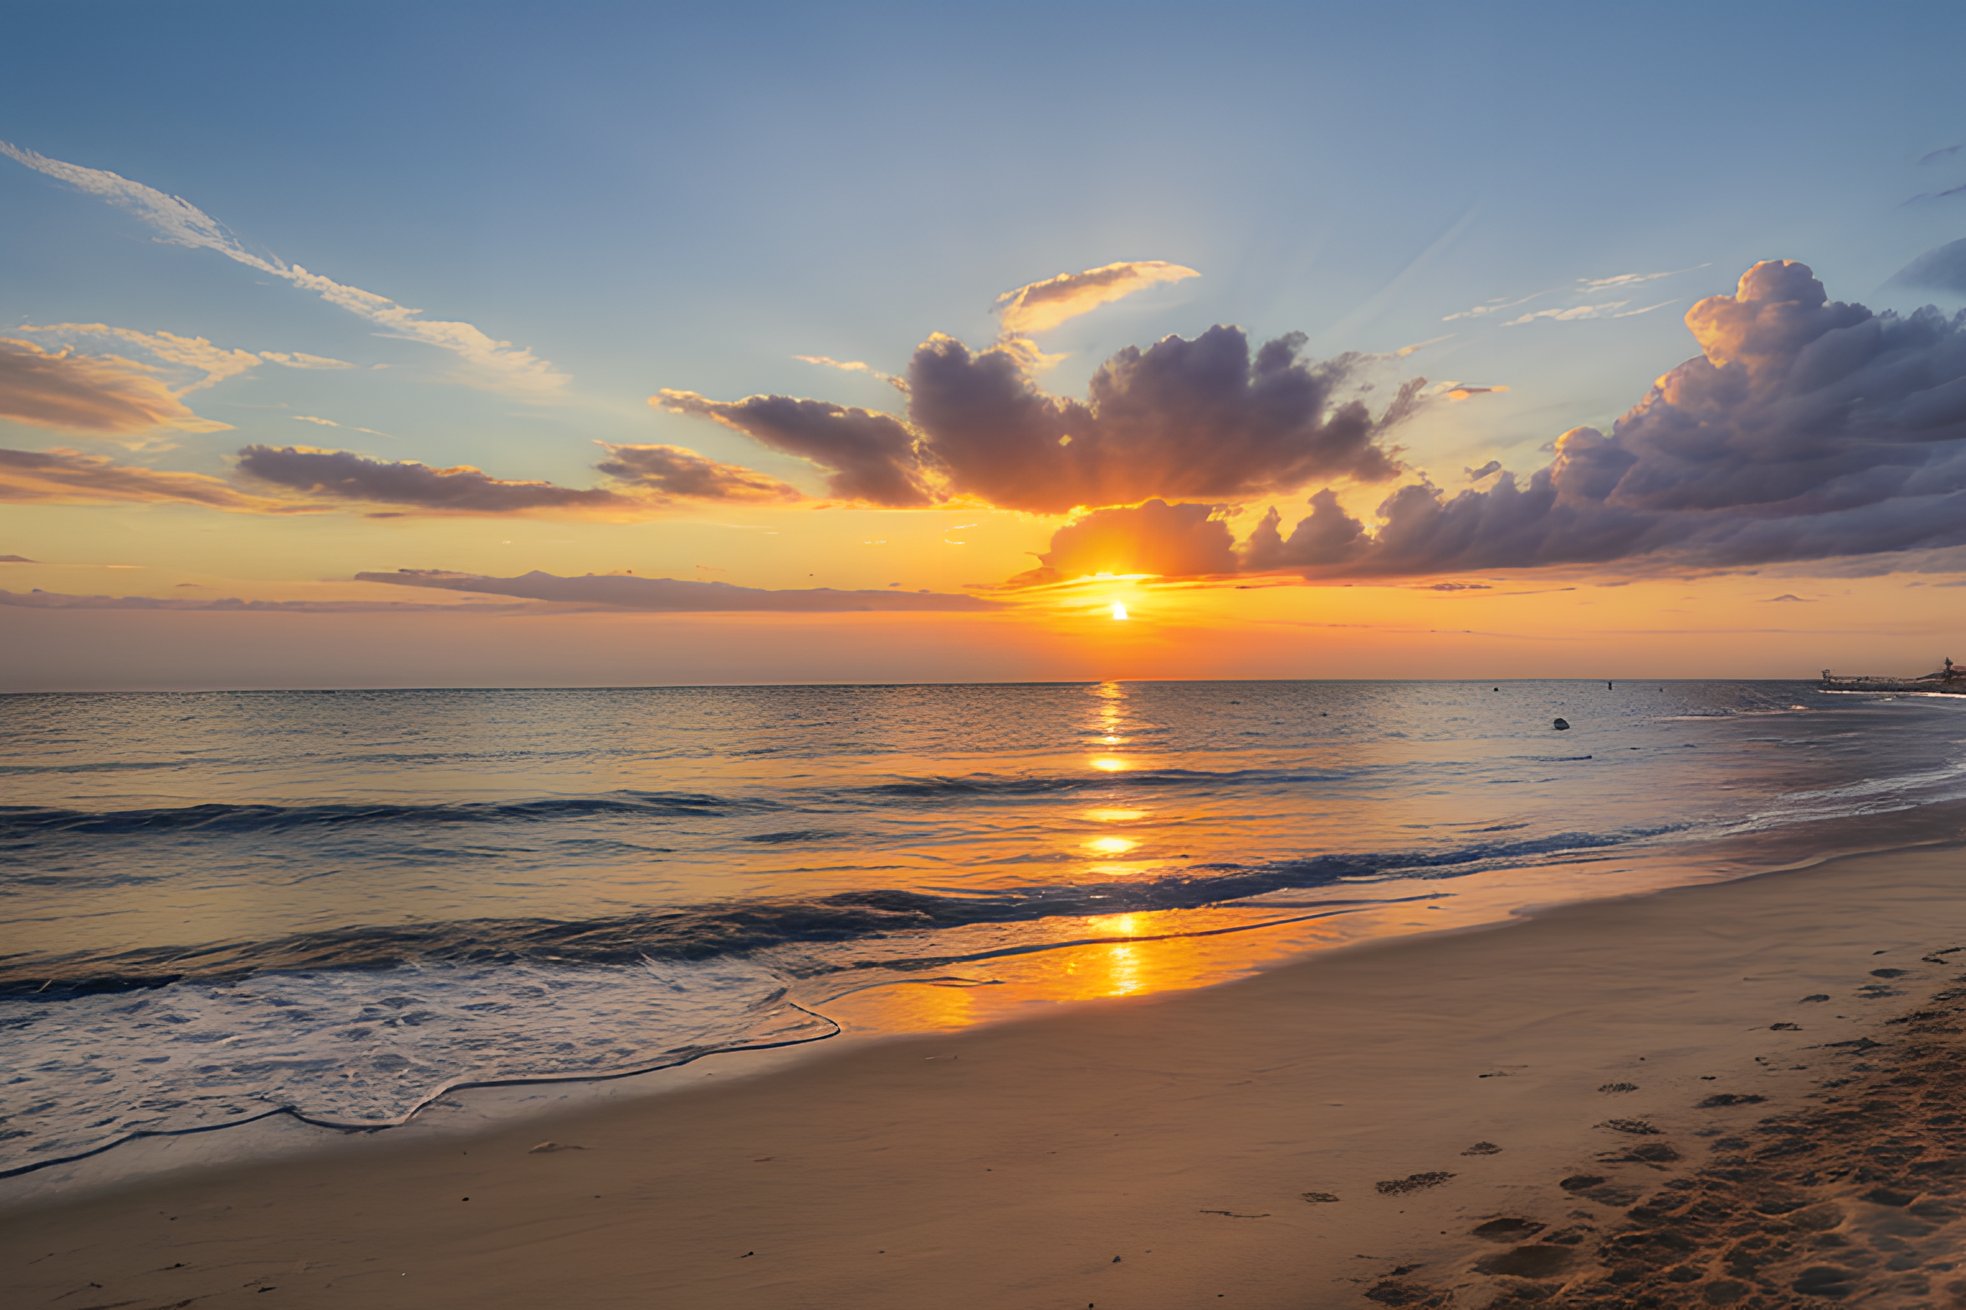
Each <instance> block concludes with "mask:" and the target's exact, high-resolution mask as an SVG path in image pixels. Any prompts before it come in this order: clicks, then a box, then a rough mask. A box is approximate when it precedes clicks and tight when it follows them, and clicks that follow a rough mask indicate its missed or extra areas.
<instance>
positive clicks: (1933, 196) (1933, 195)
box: [1900, 182, 1966, 208]
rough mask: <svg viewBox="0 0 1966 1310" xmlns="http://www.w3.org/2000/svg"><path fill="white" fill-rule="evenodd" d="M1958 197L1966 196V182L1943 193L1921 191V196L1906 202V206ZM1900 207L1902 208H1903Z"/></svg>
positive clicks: (1918, 195) (1948, 188) (1950, 187)
mask: <svg viewBox="0 0 1966 1310" xmlns="http://www.w3.org/2000/svg"><path fill="white" fill-rule="evenodd" d="M1957 195H1966V182H1961V183H1960V184H1959V185H1958V186H1949V187H1947V188H1946V189H1945V190H1943V191H1921V192H1920V193H1919V194H1917V195H1915V196H1913V197H1912V198H1911V199H1909V200H1907V201H1905V204H1907V205H1916V204H1918V203H1920V202H1921V201H1926V200H1944V199H1945V198H1946V197H1948V196H1957ZM1900 207H1901V208H1902V206H1900Z"/></svg>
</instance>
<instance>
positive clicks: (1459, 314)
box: [1416, 288, 1551, 349]
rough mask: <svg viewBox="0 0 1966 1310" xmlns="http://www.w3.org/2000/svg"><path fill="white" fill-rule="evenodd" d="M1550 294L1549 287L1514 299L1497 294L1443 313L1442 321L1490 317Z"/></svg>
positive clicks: (1454, 321) (1455, 321)
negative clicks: (1448, 312)
mask: <svg viewBox="0 0 1966 1310" xmlns="http://www.w3.org/2000/svg"><path fill="white" fill-rule="evenodd" d="M1549 294H1551V293H1550V291H1549V289H1547V288H1545V289H1544V290H1542V291H1532V292H1530V293H1529V294H1528V295H1526V296H1517V297H1515V298H1514V299H1510V298H1509V297H1508V296H1497V297H1495V298H1494V299H1493V300H1484V301H1482V302H1481V303H1480V304H1479V305H1475V306H1472V307H1471V308H1468V309H1459V310H1456V311H1455V312H1453V313H1452V314H1443V315H1441V318H1440V321H1441V322H1443V323H1458V322H1460V321H1461V320H1462V319H1467V318H1488V317H1490V316H1491V315H1494V314H1501V313H1505V312H1507V311H1508V310H1511V309H1515V308H1517V307H1519V306H1522V305H1526V304H1528V303H1529V302H1530V301H1532V300H1541V299H1542V298H1543V297H1544V296H1547V295H1549ZM1423 344H1424V343H1423ZM1416 349H1417V347H1416Z"/></svg>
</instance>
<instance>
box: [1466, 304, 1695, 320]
mask: <svg viewBox="0 0 1966 1310" xmlns="http://www.w3.org/2000/svg"><path fill="white" fill-rule="evenodd" d="M1675 303H1677V302H1675V301H1671V300H1661V301H1660V302H1659V303H1657V304H1656V305H1643V306H1640V307H1639V308H1637V309H1626V308H1625V306H1626V305H1629V304H1631V301H1629V300H1607V301H1604V302H1602V303H1600V304H1596V305H1572V306H1570V307H1569V308H1568V309H1538V310H1535V311H1534V312H1532V313H1528V314H1521V315H1518V316H1517V317H1515V318H1512V319H1510V320H1509V321H1508V322H1506V323H1504V324H1502V326H1503V327H1521V326H1523V325H1524V324H1525V323H1535V322H1538V321H1544V320H1547V321H1549V322H1554V323H1581V322H1586V321H1588V320H1590V319H1596V318H1637V317H1638V316H1639V315H1640V314H1650V313H1651V312H1652V311H1653V310H1655V309H1664V308H1665V307H1666V306H1667V305H1671V304H1675Z"/></svg>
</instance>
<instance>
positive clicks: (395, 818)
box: [0, 791, 769, 842]
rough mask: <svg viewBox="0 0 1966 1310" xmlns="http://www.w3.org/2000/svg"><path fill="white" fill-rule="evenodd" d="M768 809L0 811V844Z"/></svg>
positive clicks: (488, 805) (588, 801) (601, 804)
mask: <svg viewBox="0 0 1966 1310" xmlns="http://www.w3.org/2000/svg"><path fill="white" fill-rule="evenodd" d="M764 808H769V807H768V804H767V803H766V802H763V801H761V800H756V799H748V798H732V797H725V796H709V795H703V794H699V793H692V792H638V791H618V792H609V793H606V794H604V795H600V796H547V797H536V798H530V799H525V800H510V801H450V802H441V803H436V804H413V803H401V802H369V801H337V802H326V803H318V804H307V805H276V804H272V803H224V802H211V803H207V804H203V805H178V806H146V807H143V808H140V809H127V810H71V809H53V808H44V807H38V806H19V805H6V806H0V842H20V841H31V840H34V839H36V838H39V837H43V836H51V835H55V834H76V835H82V836H91V837H105V836H109V837H113V836H123V835H130V834H139V835H141V834H151V833H184V832H203V833H223V834H233V833H257V832H279V831H283V830H287V829H292V828H311V827H330V826H348V825H363V824H398V823H513V822H516V823H540V822H547V821H551V820H556V819H579V818H593V817H597V816H607V815H613V814H619V815H625V816H639V817H678V816H690V815H726V814H732V813H738V812H743V811H747V810H757V809H764Z"/></svg>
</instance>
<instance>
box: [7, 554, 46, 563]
mask: <svg viewBox="0 0 1966 1310" xmlns="http://www.w3.org/2000/svg"><path fill="white" fill-rule="evenodd" d="M35 563H39V561H38V560H31V559H29V558H28V557H27V556H25V555H0V564H35Z"/></svg>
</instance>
